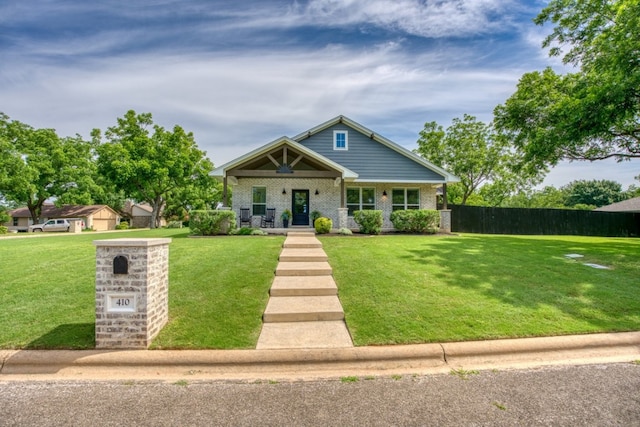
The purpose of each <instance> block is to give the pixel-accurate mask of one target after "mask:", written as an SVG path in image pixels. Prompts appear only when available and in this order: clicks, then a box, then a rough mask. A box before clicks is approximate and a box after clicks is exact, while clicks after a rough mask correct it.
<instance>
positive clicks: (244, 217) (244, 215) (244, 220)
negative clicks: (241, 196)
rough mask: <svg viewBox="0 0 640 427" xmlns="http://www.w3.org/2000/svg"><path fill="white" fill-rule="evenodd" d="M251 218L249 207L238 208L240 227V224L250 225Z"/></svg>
mask: <svg viewBox="0 0 640 427" xmlns="http://www.w3.org/2000/svg"><path fill="white" fill-rule="evenodd" d="M252 218H253V216H251V213H250V210H249V208H240V227H242V224H249V227H251V219H252Z"/></svg>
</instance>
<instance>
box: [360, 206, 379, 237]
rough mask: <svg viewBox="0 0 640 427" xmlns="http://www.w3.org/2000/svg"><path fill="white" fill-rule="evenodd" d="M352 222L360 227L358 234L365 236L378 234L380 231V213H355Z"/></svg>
mask: <svg viewBox="0 0 640 427" xmlns="http://www.w3.org/2000/svg"><path fill="white" fill-rule="evenodd" d="M353 220H354V221H355V222H356V224H358V226H360V232H361V233H365V234H380V232H381V231H382V211H380V210H366V211H355V212H354V213H353Z"/></svg>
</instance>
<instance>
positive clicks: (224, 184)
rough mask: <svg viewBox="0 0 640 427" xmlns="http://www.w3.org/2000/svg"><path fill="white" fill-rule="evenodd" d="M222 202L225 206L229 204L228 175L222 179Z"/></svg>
mask: <svg viewBox="0 0 640 427" xmlns="http://www.w3.org/2000/svg"><path fill="white" fill-rule="evenodd" d="M222 204H223V205H224V206H229V204H228V203H227V176H226V175H225V176H224V179H223V180H222Z"/></svg>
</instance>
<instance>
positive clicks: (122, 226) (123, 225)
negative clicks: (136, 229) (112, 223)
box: [116, 221, 129, 230]
mask: <svg viewBox="0 0 640 427" xmlns="http://www.w3.org/2000/svg"><path fill="white" fill-rule="evenodd" d="M128 229H129V223H128V222H127V221H122V222H121V223H120V224H118V225H116V230H128Z"/></svg>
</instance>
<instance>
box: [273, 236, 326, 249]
mask: <svg viewBox="0 0 640 427" xmlns="http://www.w3.org/2000/svg"><path fill="white" fill-rule="evenodd" d="M282 247H283V248H322V243H320V240H318V239H316V238H315V236H297V235H293V236H291V235H287V238H286V239H285V240H284V243H283V244H282Z"/></svg>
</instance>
